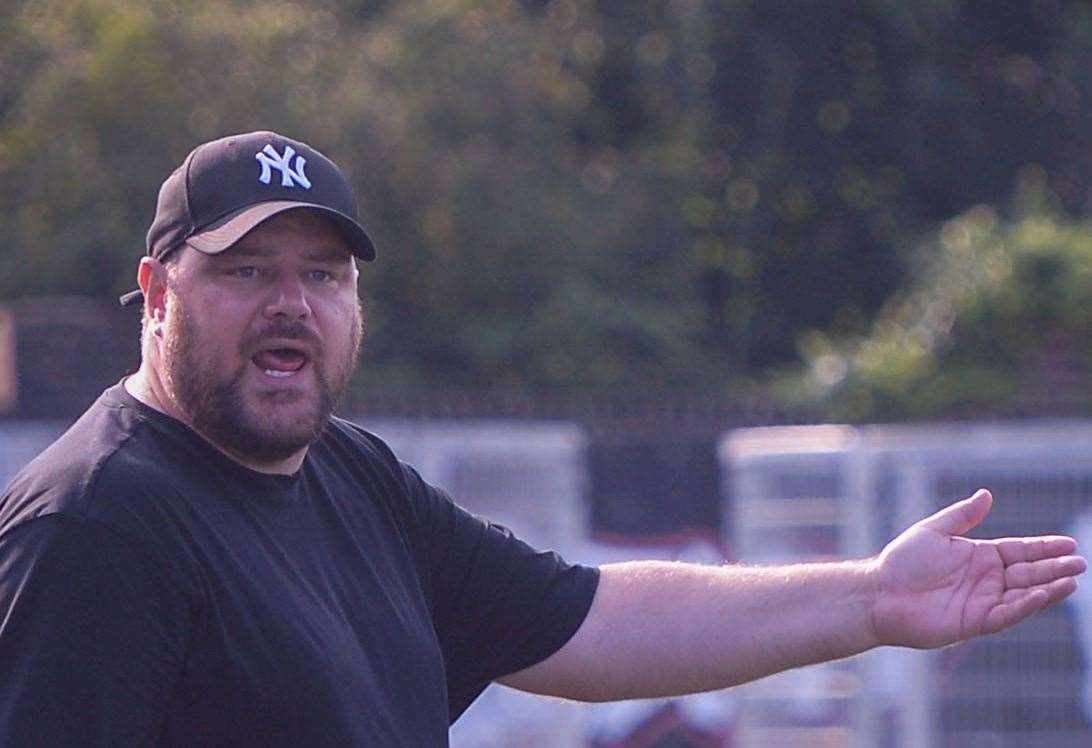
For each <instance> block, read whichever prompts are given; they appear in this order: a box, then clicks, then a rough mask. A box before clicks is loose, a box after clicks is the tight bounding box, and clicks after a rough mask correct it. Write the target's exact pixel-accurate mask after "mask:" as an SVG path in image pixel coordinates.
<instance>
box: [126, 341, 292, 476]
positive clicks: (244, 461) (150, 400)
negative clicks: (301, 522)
mask: <svg viewBox="0 0 1092 748" xmlns="http://www.w3.org/2000/svg"><path fill="white" fill-rule="evenodd" d="M123 383H124V385H125V389H126V391H127V392H128V393H129V394H130V395H132V396H133V397H135V398H136V399H137V400H139V401H140V402H142V403H144V404H145V405H147V406H148V407H149V408H152V409H153V410H158V411H159V412H160V413H162V414H164V415H166V416H169V417H171V418H173V419H175V420H176V421H181V422H182V423H183V424H185V425H186V427H187V428H189V429H190V430H191V431H193V432H194V433H196V434H197V435H198V436H200V437H201V438H202V439H204V440H205V441H207V442H208V443H209V444H211V445H212V446H213V447H215V448H216V450H217V451H219V452H221V453H222V454H224V455H225V456H226V457H228V458H230V459H232V460H234V461H235V462H237V463H239V464H240V465H242V466H243V467H245V468H249V469H250V470H255V471H257V472H259V473H269V474H271V475H292V474H293V473H295V472H296V471H297V470H299V469H300V465H302V464H303V458H304V457H306V456H307V448H306V447H304V448H303V449H301V450H299V451H298V452H296V453H295V454H293V455H291V456H290V457H287V458H285V459H283V460H277V461H275V462H256V461H254V460H252V459H250V458H248V457H246V456H245V455H240V454H236V453H235V452H232V451H231V450H228V449H225V448H224V447H222V446H221V445H219V444H217V443H216V442H215V441H213V440H212V439H209V438H208V436H206V435H205V434H203V433H202V432H201V430H200V429H198V428H197V427H196V426H194V425H193V421H192V420H191V419H190V418H189V417H188V416H187V415H186V412H185V411H184V410H183V409H182V408H181V406H180V405H179V404H178V401H177V400H175V398H174V397H172V396H171V394H170V392H168V390H167V388H166V387H165V386H164V384H163V380H162V378H161V377H160V376H159V374H158V372H156V371H155V370H154V369H153V368H152V367H150V366H148V364H147V362H143V363H141V365H140V369H138V370H137V372H136V373H135V374H133V375H132V376H130V377H126V378H125V380H124V382H123Z"/></svg>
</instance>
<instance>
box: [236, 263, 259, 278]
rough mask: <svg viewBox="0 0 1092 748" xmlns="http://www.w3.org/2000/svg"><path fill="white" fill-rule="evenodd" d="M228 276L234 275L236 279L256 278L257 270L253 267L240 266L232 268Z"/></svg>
mask: <svg viewBox="0 0 1092 748" xmlns="http://www.w3.org/2000/svg"><path fill="white" fill-rule="evenodd" d="M230 274H231V275H234V276H235V277H236V278H257V277H258V268H256V267H254V266H253V265H241V266H239V267H237V268H232V270H231V272H230Z"/></svg>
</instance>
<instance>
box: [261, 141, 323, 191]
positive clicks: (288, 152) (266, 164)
mask: <svg viewBox="0 0 1092 748" xmlns="http://www.w3.org/2000/svg"><path fill="white" fill-rule="evenodd" d="M293 156H296V151H295V149H294V148H292V146H290V145H286V146H285V147H284V155H283V156H281V155H280V154H278V153H277V151H276V149H275V148H273V146H271V145H268V144H267V145H266V147H265V148H263V149H262V150H261V151H259V152H258V153H255V154H254V158H256V159H258V162H259V163H260V164H261V165H262V173H261V176H259V177H258V181H260V182H261V183H262V184H269V182H270V180H271V179H272V178H273V169H277V170H278V171H279V172H280V173H281V187H295V186H297V185H299V186H300V187H303V188H304V189H307V190H309V189H311V180H310V179H308V178H307V175H306V174H304V173H303V166H304V164H306V163H307V159H305V158H304V157H303V156H296V163H295V166H293V165H292V157H293Z"/></svg>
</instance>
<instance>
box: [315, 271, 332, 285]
mask: <svg viewBox="0 0 1092 748" xmlns="http://www.w3.org/2000/svg"><path fill="white" fill-rule="evenodd" d="M309 275H310V277H311V280H313V281H315V282H316V283H331V282H332V281H334V280H335V279H334V274H333V273H331V272H329V271H327V270H312V271H311V272H310V273H309Z"/></svg>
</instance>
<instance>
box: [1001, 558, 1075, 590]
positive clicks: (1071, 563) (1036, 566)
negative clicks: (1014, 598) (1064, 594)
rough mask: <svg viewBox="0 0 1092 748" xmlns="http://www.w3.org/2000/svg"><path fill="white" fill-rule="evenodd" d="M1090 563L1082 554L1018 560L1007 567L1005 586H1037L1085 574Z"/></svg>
mask: <svg viewBox="0 0 1092 748" xmlns="http://www.w3.org/2000/svg"><path fill="white" fill-rule="evenodd" d="M1087 568H1088V563H1087V562H1086V561H1085V560H1084V559H1083V558H1082V557H1080V556H1062V557H1061V558H1049V559H1043V560H1042V561H1033V562H1031V563H1027V562H1023V561H1021V562H1018V563H1015V564H1012V565H1011V566H1008V567H1006V568H1005V588H1006V589H1017V588H1022V587H1035V586H1037V585H1041V584H1047V583H1048V582H1053V581H1054V580H1055V579H1061V578H1063V577H1075V576H1077V575H1078V574H1083V573H1084V571H1085V569H1087Z"/></svg>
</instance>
